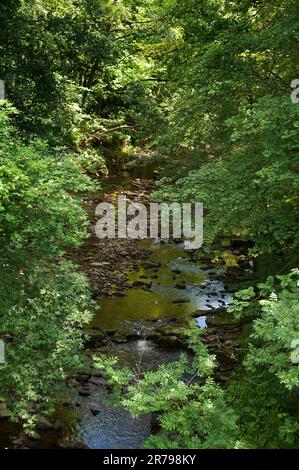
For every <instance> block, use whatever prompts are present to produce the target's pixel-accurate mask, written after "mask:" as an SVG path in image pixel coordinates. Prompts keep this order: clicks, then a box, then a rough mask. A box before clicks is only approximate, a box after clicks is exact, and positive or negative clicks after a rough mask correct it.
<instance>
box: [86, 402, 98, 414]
mask: <svg viewBox="0 0 299 470" xmlns="http://www.w3.org/2000/svg"><path fill="white" fill-rule="evenodd" d="M88 408H89V409H90V411H91V413H92V414H93V416H97V415H98V414H99V413H100V411H101V407H100V406H99V405H98V404H97V403H88Z"/></svg>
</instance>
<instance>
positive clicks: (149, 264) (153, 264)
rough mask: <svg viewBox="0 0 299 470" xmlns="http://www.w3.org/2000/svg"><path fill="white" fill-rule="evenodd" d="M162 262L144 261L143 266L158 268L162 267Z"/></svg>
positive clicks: (145, 267)
mask: <svg viewBox="0 0 299 470" xmlns="http://www.w3.org/2000/svg"><path fill="white" fill-rule="evenodd" d="M161 266H162V265H161V263H153V262H152V261H144V263H143V267H144V269H157V268H161Z"/></svg>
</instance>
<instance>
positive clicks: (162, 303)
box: [79, 240, 230, 449]
mask: <svg viewBox="0 0 299 470" xmlns="http://www.w3.org/2000/svg"><path fill="white" fill-rule="evenodd" d="M140 243H141V244H142V246H143V247H144V248H145V249H148V248H150V249H151V252H152V254H151V256H150V257H149V260H148V261H149V263H147V262H146V263H144V264H143V263H141V264H140V268H139V270H135V271H131V272H128V274H129V282H130V284H131V289H129V291H128V294H127V295H126V296H125V297H112V298H107V299H104V300H103V301H102V302H101V309H100V310H99V312H98V313H97V315H96V316H95V318H94V320H93V322H92V325H91V326H92V327H94V328H100V329H101V330H102V331H105V332H106V333H110V334H112V335H113V336H112V339H113V337H116V336H117V337H118V341H119V342H120V344H117V343H115V342H113V341H112V342H111V344H110V346H109V347H108V348H107V347H105V348H103V352H108V353H109V354H112V355H114V356H117V357H118V358H119V359H120V363H122V364H126V365H130V366H132V367H136V365H138V367H140V368H141V369H142V370H146V369H147V370H148V369H152V368H154V367H156V366H157V365H158V364H160V363H162V362H168V361H173V360H175V359H177V358H178V356H179V354H180V352H181V351H180V349H179V348H165V347H163V348H162V347H160V346H158V345H157V344H156V342H153V341H152V340H150V339H148V338H149V337H151V336H152V335H153V333H155V332H157V331H159V329H160V328H161V327H164V328H165V327H170V328H172V329H173V328H175V329H179V328H180V327H181V326H183V325H185V324H186V321H187V320H188V319H189V318H190V313H192V312H194V311H198V310H200V311H201V312H202V315H199V316H198V318H197V323H198V325H199V326H200V327H203V328H205V327H206V326H207V324H206V318H207V315H208V314H209V312H211V310H213V309H217V308H219V307H224V306H227V305H228V304H229V301H230V294H228V293H226V292H225V289H224V285H223V282H221V281H218V280H213V275H214V276H215V275H216V274H219V272H220V271H219V270H205V269H203V268H201V267H200V265H199V264H197V263H194V262H193V261H192V259H191V258H190V256H188V252H186V250H185V249H184V247H183V245H182V244H181V245H180V244H169V243H164V242H163V241H162V243H161V242H160V241H158V240H156V241H142V242H140ZM150 263H153V266H154V265H156V266H158V264H159V263H160V264H161V266H160V267H156V266H155V267H150V268H149V265H150ZM141 283H145V284H144V285H143V286H142V287H139V284H141ZM134 286H135V287H134ZM130 332H131V333H134V334H136V336H137V339H135V340H133V341H132V340H131V341H129V342H125V341H124V342H123V343H122V335H128V333H130ZM138 337H139V338H138ZM107 393H108V392H107V390H106V388H105V387H104V386H102V387H101V386H98V385H97V384H96V385H94V384H92V385H91V387H90V397H89V399H88V401H89V402H92V403H96V404H100V412H99V413H98V414H97V416H93V414H92V413H91V411H90V410H89V408H88V405H87V404H86V400H84V399H83V400H81V406H82V407H81V412H82V413H83V419H82V421H81V424H80V431H79V434H80V437H81V439H82V440H83V442H84V444H85V445H86V446H87V447H89V448H94V449H108V448H118V449H130V448H138V447H140V446H141V445H142V443H143V441H144V440H145V438H146V437H147V436H148V435H149V433H150V430H151V417H150V416H144V417H142V418H140V419H138V420H133V419H132V418H130V416H129V415H128V414H127V413H126V412H125V411H124V410H121V409H114V408H112V407H110V406H109V405H106V404H104V402H105V398H106V397H107Z"/></svg>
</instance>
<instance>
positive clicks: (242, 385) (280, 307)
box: [230, 269, 299, 448]
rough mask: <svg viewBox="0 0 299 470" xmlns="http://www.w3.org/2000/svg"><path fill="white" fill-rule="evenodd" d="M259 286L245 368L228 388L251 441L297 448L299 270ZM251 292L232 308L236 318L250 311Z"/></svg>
mask: <svg viewBox="0 0 299 470" xmlns="http://www.w3.org/2000/svg"><path fill="white" fill-rule="evenodd" d="M258 287H259V290H260V295H259V300H258V301H257V300H256V301H255V307H254V309H253V310H254V312H255V316H256V318H255V319H254V321H253V323H252V331H251V334H250V337H249V344H248V352H247V353H246V355H245V358H244V362H243V372H242V373H240V372H239V373H238V374H237V375H236V377H235V381H234V383H233V384H232V385H231V386H230V393H232V394H233V396H234V404H235V405H234V406H235V409H236V410H237V412H238V413H239V415H240V423H242V425H241V427H242V432H243V433H244V435H247V442H248V444H249V445H250V446H252V447H279V448H281V447H297V446H298V442H299V425H298V418H299V408H298V389H299V365H298V352H297V351H298V344H299V341H298V339H299V338H298V333H299V310H298V308H299V307H298V300H299V290H298V289H299V271H298V269H294V270H292V271H291V273H290V274H289V275H283V276H276V277H271V278H269V279H268V280H267V282H265V283H263V284H260V285H259V286H258ZM251 294H252V292H251V293H250V292H247V295H245V293H244V292H243V293H242V292H241V293H238V294H237V297H239V298H240V297H242V298H243V300H242V301H240V300H237V303H234V305H233V307H232V308H231V310H232V311H233V312H234V313H236V314H237V317H240V314H243V316H245V315H247V314H248V310H249V311H251V313H252V305H251V306H250V307H249V303H248V301H247V300H245V299H246V298H247V299H248V298H249V297H250V295H251ZM296 348H297V349H296ZM246 403H247V404H246Z"/></svg>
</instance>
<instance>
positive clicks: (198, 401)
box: [95, 325, 239, 449]
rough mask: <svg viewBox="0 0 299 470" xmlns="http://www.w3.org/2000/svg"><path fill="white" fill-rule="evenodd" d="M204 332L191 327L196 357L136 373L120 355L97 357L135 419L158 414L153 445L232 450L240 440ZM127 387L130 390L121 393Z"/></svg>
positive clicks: (121, 402) (149, 444) (150, 444)
mask: <svg viewBox="0 0 299 470" xmlns="http://www.w3.org/2000/svg"><path fill="white" fill-rule="evenodd" d="M198 333H199V330H198V328H197V327H196V326H195V325H190V329H188V331H186V335H187V336H188V338H189V346H190V348H191V350H192V352H193V354H194V357H193V359H192V360H190V358H189V357H188V356H187V355H186V354H182V355H181V357H180V359H179V360H178V361H176V362H171V363H167V364H162V365H160V366H159V367H158V369H157V370H155V371H147V372H144V373H143V374H142V375H141V376H135V374H134V372H133V371H131V370H128V369H127V368H126V369H118V368H117V359H115V358H107V357H105V356H100V357H99V358H95V364H96V366H97V367H99V368H101V369H102V370H104V372H105V374H106V375H107V377H108V381H109V383H111V384H113V385H114V387H115V389H114V397H113V399H114V403H118V404H119V405H120V406H122V407H124V408H125V409H127V410H128V411H130V413H131V414H132V416H133V417H138V416H140V415H143V414H146V413H149V412H151V413H155V414H157V416H158V421H159V424H160V426H161V431H160V432H159V434H157V435H153V436H151V437H150V438H149V439H148V440H147V441H146V443H145V446H146V447H148V448H158V449H167V448H192V449H205V448H214V449H215V448H232V447H235V446H237V445H239V444H238V441H237V436H238V430H237V426H236V415H235V413H234V412H233V410H232V409H231V408H230V407H229V406H228V405H227V403H226V401H225V397H224V392H223V391H222V390H221V388H220V387H219V386H218V385H217V384H216V383H215V381H214V379H213V371H214V367H215V364H214V358H213V357H212V356H210V355H209V353H208V352H207V350H206V348H205V347H204V346H203V344H202V343H201V341H200V340H199V337H198V336H199V335H198ZM123 386H125V388H126V391H125V393H122V390H123Z"/></svg>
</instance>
